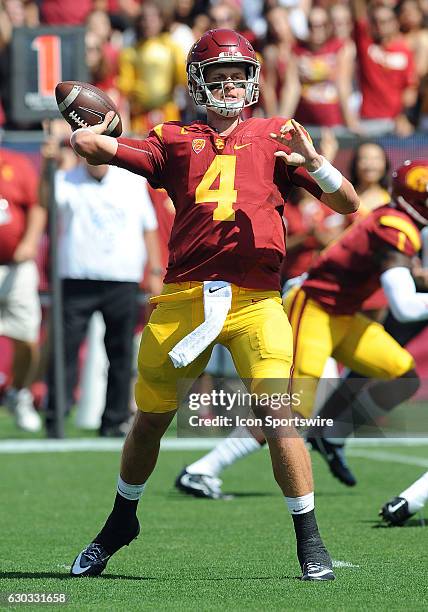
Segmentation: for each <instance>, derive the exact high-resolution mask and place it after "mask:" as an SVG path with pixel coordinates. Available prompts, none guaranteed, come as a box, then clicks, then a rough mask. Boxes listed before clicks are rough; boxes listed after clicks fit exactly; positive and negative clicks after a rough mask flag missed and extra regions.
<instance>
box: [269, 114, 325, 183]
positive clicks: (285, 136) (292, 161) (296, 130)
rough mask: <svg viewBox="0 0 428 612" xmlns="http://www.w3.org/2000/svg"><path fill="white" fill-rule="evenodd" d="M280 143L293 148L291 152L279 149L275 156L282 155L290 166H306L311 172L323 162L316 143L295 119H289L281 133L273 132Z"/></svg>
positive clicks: (273, 136)
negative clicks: (312, 141)
mask: <svg viewBox="0 0 428 612" xmlns="http://www.w3.org/2000/svg"><path fill="white" fill-rule="evenodd" d="M270 135H271V137H272V138H275V140H277V141H278V142H279V143H280V144H282V145H285V146H287V147H289V148H290V149H291V153H286V152H285V151H277V152H276V153H275V157H281V158H282V159H283V160H284V162H285V163H286V164H288V165H290V166H304V167H305V168H306V169H307V170H308V171H309V172H314V171H315V170H318V168H319V167H320V166H321V164H322V163H323V161H324V160H323V158H322V156H321V155H320V154H319V153H317V151H316V150H315V147H314V145H313V144H312V143H311V142H310V140H309V139H308V138H307V136H306V134H305V132H304V130H303V128H302V126H301V125H300V124H299V123H297V121H295V120H294V119H291V120H290V121H287V123H285V124H284V125H283V126H282V127H281V129H280V133H279V134H275V133H273V132H272V133H271V134H270Z"/></svg>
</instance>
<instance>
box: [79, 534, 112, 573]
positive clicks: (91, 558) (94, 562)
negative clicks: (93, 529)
mask: <svg viewBox="0 0 428 612" xmlns="http://www.w3.org/2000/svg"><path fill="white" fill-rule="evenodd" d="M110 557H111V555H109V554H108V552H107V551H106V550H105V548H103V547H102V546H101V544H97V543H96V542H92V543H91V544H89V546H87V547H86V548H85V550H82V552H81V553H79V554H78V555H77V557H76V558H75V560H74V561H73V565H72V566H71V570H70V575H71V576H74V577H75V578H79V577H83V576H99V575H100V574H101V572H102V571H103V570H104V569H105V567H106V565H107V561H108V560H109V559H110Z"/></svg>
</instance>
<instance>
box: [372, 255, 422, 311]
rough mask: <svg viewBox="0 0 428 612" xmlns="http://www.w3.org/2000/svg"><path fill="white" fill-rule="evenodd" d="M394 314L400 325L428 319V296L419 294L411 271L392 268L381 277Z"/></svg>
mask: <svg viewBox="0 0 428 612" xmlns="http://www.w3.org/2000/svg"><path fill="white" fill-rule="evenodd" d="M380 282H381V285H382V287H383V290H384V291H385V294H386V297H387V299H388V303H389V307H390V309H391V312H392V314H393V315H394V317H395V318H396V319H397V321H400V323H410V322H411V321H424V320H426V319H428V294H426V293H417V291H416V285H415V281H414V280H413V277H412V275H411V274H410V270H409V269H408V268H404V267H396V268H390V269H389V270H386V271H385V272H383V273H382V274H381V276H380Z"/></svg>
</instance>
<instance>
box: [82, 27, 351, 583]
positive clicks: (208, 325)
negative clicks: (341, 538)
mask: <svg viewBox="0 0 428 612" xmlns="http://www.w3.org/2000/svg"><path fill="white" fill-rule="evenodd" d="M259 70H260V65H259V62H258V61H257V58H256V55H255V52H254V50H253V48H252V47H251V45H250V44H249V42H248V41H247V40H246V39H245V38H244V37H242V36H241V35H239V34H237V33H236V32H233V31H231V30H210V31H209V32H207V33H206V34H204V35H203V36H202V38H201V39H200V40H199V41H197V42H196V43H195V45H194V46H193V47H192V49H191V50H190V53H189V57H188V61H187V73H188V82H189V92H190V95H191V96H192V98H193V99H194V101H195V103H196V104H198V105H204V106H206V107H207V124H203V123H200V122H195V123H192V124H190V125H183V124H181V123H175V122H173V123H166V124H163V125H159V126H156V127H155V128H154V130H153V131H152V132H151V133H150V134H149V136H148V138H146V139H145V140H143V141H138V140H131V139H127V138H119V139H114V138H111V137H108V136H105V135H103V132H104V131H105V130H106V128H107V126H108V123H109V121H110V120H111V115H110V114H108V115H107V117H106V120H105V121H104V123H103V124H102V125H100V126H98V127H96V128H91V129H86V130H77V131H76V132H75V133H74V134H73V136H72V144H73V146H74V148H75V150H76V151H77V152H78V153H79V154H80V155H82V156H83V157H85V158H86V159H87V160H88V161H89V162H90V163H94V164H101V163H110V164H115V165H118V166H120V167H123V168H126V169H128V170H130V171H132V172H136V173H138V174H142V175H143V176H145V177H147V178H148V180H149V181H150V182H151V184H152V185H154V186H158V187H159V186H161V187H163V188H165V189H166V191H167V192H168V195H169V196H170V198H171V200H172V201H173V203H174V206H175V209H176V216H175V219H174V225H173V228H172V233H171V238H170V244H169V249H170V257H169V263H168V270H167V274H166V277H165V287H164V291H163V294H162V295H161V296H157V297H155V298H153V302H154V303H156V304H157V308H156V310H155V311H154V313H153V314H152V316H151V317H150V321H149V323H148V325H147V326H146V328H145V330H144V333H143V336H142V341H141V347H140V353H139V359H138V367H139V376H138V381H137V383H136V401H137V404H138V407H139V409H140V410H139V411H138V413H137V415H136V418H135V421H134V424H133V426H132V429H131V431H130V433H129V435H128V437H127V439H126V442H125V446H124V449H123V454H122V464H121V471H120V476H119V480H118V489H117V491H118V492H117V495H116V500H115V504H114V508H113V511H112V513H111V514H110V516H109V517H108V519H107V522H106V524H105V525H104V527H103V528H102V530H101V532H100V533H99V534H98V535H97V536H96V537H95V538H94V540H93V542H92V543H91V544H90V545H89V546H88V547H87V548H86V549H85V550H83V551H82V552H81V553H80V554H79V555H78V556H77V558H76V559H75V561H74V563H73V566H72V569H71V574H72V575H73V576H94V575H98V574H100V573H101V572H102V571H103V569H104V568H105V566H106V564H107V561H108V559H109V558H110V556H111V555H112V554H114V553H115V552H116V551H117V550H119V548H121V547H122V546H124V545H126V544H129V543H130V542H131V541H132V540H133V539H134V538H135V537H136V536H137V535H138V532H139V523H138V520H137V516H136V510H137V504H138V500H139V498H140V496H141V494H142V492H143V489H144V486H145V483H146V481H147V479H148V478H149V476H150V474H151V473H152V471H153V469H154V467H155V464H156V461H157V456H158V452H159V444H160V439H161V438H162V436H163V434H164V432H165V431H166V429H167V427H168V425H169V424H170V423H171V421H172V419H173V417H174V414H175V412H176V409H177V383H178V382H179V380H183V379H189V378H193V379H196V378H197V377H198V376H199V375H200V374H201V373H202V372H203V370H204V368H205V366H206V364H207V362H208V359H209V356H210V353H211V350H212V347H213V345H214V344H215V343H216V342H220V343H222V344H224V345H225V346H226V347H227V348H229V350H230V352H231V353H232V356H233V359H234V362H235V364H236V367H237V370H238V372H239V374H240V376H241V377H242V378H243V379H247V380H249V381H250V383H249V386H250V389H251V392H255V393H257V394H259V393H269V394H272V392H278V391H279V389H281V391H282V392H284V391H286V389H287V379H288V377H289V373H290V367H291V363H292V338H291V329H290V325H289V322H288V320H287V317H286V315H285V313H284V311H283V308H282V303H281V299H280V295H279V269H280V264H281V260H282V258H283V256H284V253H285V243H284V232H283V225H282V212H283V207H284V199H285V198H286V197H287V193H288V192H289V190H290V189H291V187H292V186H293V185H298V186H302V187H305V188H306V189H308V190H309V191H310V193H312V194H313V195H314V196H315V197H318V198H321V199H322V200H323V202H325V203H326V204H327V205H328V206H330V207H331V208H332V209H333V210H336V211H338V212H340V213H343V214H346V213H349V212H353V211H355V210H356V209H357V208H358V198H357V196H356V194H355V191H354V189H353V187H352V186H351V184H350V183H349V182H348V181H347V180H346V179H345V178H343V177H342V175H341V174H340V173H339V172H338V170H336V169H335V168H333V167H332V166H331V165H330V164H329V163H328V162H327V161H326V160H324V158H322V157H321V156H320V155H319V154H318V153H317V152H316V150H315V149H314V147H313V145H312V143H311V140H310V138H309V136H308V135H307V133H306V132H305V130H304V129H303V128H302V127H301V126H300V125H299V124H297V123H296V122H294V121H292V120H288V121H286V120H285V119H282V118H274V119H249V120H248V121H242V116H241V113H242V111H243V109H244V108H246V107H247V106H250V105H251V104H254V103H255V102H256V101H257V98H258V81H259ZM284 162H285V163H284ZM257 410H258V414H259V416H261V418H263V417H264V416H266V414H268V413H270V407H267V408H265V409H263V410H262V409H261V408H258V409H257ZM284 410H285V409H284ZM286 414H289V412H287V413H286ZM268 443H269V447H270V451H271V457H272V465H273V470H274V474H275V478H276V480H277V482H278V484H279V486H280V488H281V490H282V492H283V494H284V496H285V498H286V502H287V505H288V508H289V511H290V513H291V514H292V516H293V522H294V527H295V532H296V538H297V554H298V558H299V562H300V565H301V569H302V578H303V579H305V580H330V579H332V578H334V574H333V571H332V565H331V559H330V556H329V554H328V552H327V550H326V548H325V546H324V544H323V543H322V540H321V538H320V535H319V533H318V527H317V524H316V519H315V514H314V498H313V483H312V473H311V467H310V460H309V456H308V454H307V451H306V449H305V446H304V442H303V440H302V439H301V438H300V437H299V436H298V434H297V432H296V431H295V429H294V428H293V427H291V428H289V429H287V431H285V432H284V437H281V436H277V437H269V438H268Z"/></svg>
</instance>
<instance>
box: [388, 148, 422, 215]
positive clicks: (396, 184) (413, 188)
mask: <svg viewBox="0 0 428 612" xmlns="http://www.w3.org/2000/svg"><path fill="white" fill-rule="evenodd" d="M392 199H393V200H394V201H395V202H396V203H397V204H398V206H400V208H402V209H403V210H405V211H406V212H407V214H409V215H410V216H411V217H412V219H413V220H414V221H416V223H419V225H428V160H427V159H418V160H414V161H411V160H407V161H405V162H404V164H403V165H402V166H400V167H399V168H397V170H395V171H394V172H393V173H392Z"/></svg>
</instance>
